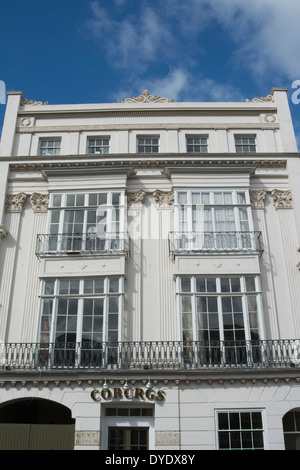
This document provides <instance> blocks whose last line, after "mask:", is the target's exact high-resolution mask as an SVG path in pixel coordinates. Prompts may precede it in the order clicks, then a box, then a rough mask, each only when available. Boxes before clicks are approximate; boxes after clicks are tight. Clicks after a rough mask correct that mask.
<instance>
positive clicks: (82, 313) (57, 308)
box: [39, 277, 124, 367]
mask: <svg viewBox="0 0 300 470" xmlns="http://www.w3.org/2000/svg"><path fill="white" fill-rule="evenodd" d="M123 293H124V285H123V278H118V277H117V278H115V277H111V278H110V277H106V278H93V279H92V278H86V279H49V280H48V279H47V280H46V279H45V280H43V281H42V285H41V307H40V308H41V310H40V311H41V320H40V338H39V342H40V344H41V345H44V350H43V351H44V352H41V354H40V357H41V359H43V360H44V361H45V362H47V361H48V360H50V354H49V351H50V350H51V353H52V354H51V360H52V361H54V364H55V365H56V366H75V365H76V364H77V365H81V366H86V367H87V366H90V365H93V366H96V365H98V366H101V365H102V363H103V361H108V362H110V363H112V362H114V361H116V356H115V355H114V353H115V350H116V346H117V342H118V341H120V340H121V331H122V328H121V325H122V311H123ZM105 342H107V343H108V344H109V345H110V346H111V349H109V348H107V349H106V350H105V354H106V357H104V352H103V350H102V347H103V343H105ZM108 356H109V357H108Z"/></svg>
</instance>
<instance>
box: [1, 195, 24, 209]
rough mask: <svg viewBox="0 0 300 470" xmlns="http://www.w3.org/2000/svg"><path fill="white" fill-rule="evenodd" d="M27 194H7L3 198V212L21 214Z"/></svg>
mask: <svg viewBox="0 0 300 470" xmlns="http://www.w3.org/2000/svg"><path fill="white" fill-rule="evenodd" d="M26 198H27V194H25V193H19V194H7V195H6V198H5V210H6V212H18V213H20V214H21V213H22V212H23V209H24V205H25V201H26Z"/></svg>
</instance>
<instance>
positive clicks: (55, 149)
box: [38, 137, 61, 156]
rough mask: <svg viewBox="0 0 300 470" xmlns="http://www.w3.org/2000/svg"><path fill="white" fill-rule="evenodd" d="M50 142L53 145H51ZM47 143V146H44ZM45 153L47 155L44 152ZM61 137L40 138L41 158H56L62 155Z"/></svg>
mask: <svg viewBox="0 0 300 470" xmlns="http://www.w3.org/2000/svg"><path fill="white" fill-rule="evenodd" d="M50 142H51V143H52V144H53V145H49V144H50ZM42 143H45V144H46V145H45V146H42ZM43 151H45V153H44V152H43ZM60 151H61V137H40V138H39V150H38V152H39V153H38V154H39V156H55V155H60Z"/></svg>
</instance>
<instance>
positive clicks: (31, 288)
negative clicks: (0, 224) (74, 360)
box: [20, 193, 49, 342]
mask: <svg viewBox="0 0 300 470" xmlns="http://www.w3.org/2000/svg"><path fill="white" fill-rule="evenodd" d="M30 201H31V205H32V210H33V212H34V218H33V225H32V232H31V242H30V247H29V249H30V257H29V265H28V270H27V273H28V275H27V283H26V297H25V304H24V312H23V318H22V329H21V332H20V334H21V341H22V342H35V341H36V337H35V335H36V319H37V311H38V293H39V268H40V264H39V260H38V258H37V257H36V255H35V251H36V243H37V235H38V234H41V233H44V230H45V224H46V219H47V211H48V203H49V195H48V194H40V193H33V194H31V196H30Z"/></svg>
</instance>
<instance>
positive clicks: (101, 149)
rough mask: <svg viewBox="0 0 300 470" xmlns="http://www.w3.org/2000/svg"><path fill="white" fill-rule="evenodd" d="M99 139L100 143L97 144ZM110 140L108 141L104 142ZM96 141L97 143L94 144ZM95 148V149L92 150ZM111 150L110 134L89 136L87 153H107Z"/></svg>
mask: <svg viewBox="0 0 300 470" xmlns="http://www.w3.org/2000/svg"><path fill="white" fill-rule="evenodd" d="M97 141H98V144H97ZM104 141H105V142H106V141H108V143H104ZM92 142H95V144H92ZM91 149H93V150H94V151H91ZM109 150H110V137H109V136H96V137H88V138H87V154H88V155H107V154H109Z"/></svg>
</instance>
